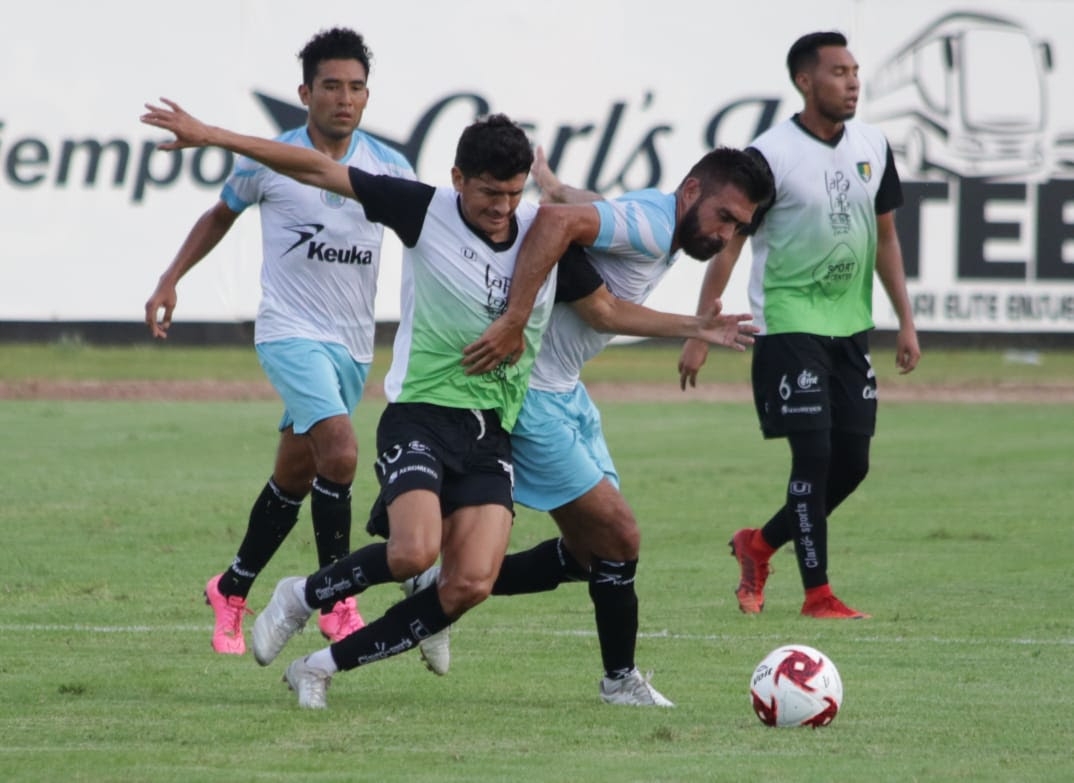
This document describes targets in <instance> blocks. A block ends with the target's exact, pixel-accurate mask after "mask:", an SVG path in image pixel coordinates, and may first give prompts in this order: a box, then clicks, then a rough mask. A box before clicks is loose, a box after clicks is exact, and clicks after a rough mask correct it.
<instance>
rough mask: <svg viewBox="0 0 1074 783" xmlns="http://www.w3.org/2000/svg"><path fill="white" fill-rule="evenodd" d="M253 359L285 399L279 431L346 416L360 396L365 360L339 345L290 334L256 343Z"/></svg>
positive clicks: (302, 430) (300, 430)
mask: <svg viewBox="0 0 1074 783" xmlns="http://www.w3.org/2000/svg"><path fill="white" fill-rule="evenodd" d="M254 347H255V348H256V349H257V359H258V361H259V362H261V368H262V369H263V370H264V371H265V375H267V376H268V379H269V381H270V382H271V383H272V386H273V388H275V389H276V393H277V394H279V395H280V399H282V400H283V406H284V410H283V418H282V419H281V420H280V430H281V431H282V430H285V429H287V428H288V427H290V426H291V425H294V428H295V434H296V435H301V434H303V433H305V432H309V430H310V428H311V427H312V426H313V425H314V424H316V423H317V422H319V421H324V420H325V419H327V418H330V417H332V416H339V415H341V414H345V415H347V416H349V415H350V414H351V413H352V412H353V411H354V409H355V408H356V407H358V402H359V401H360V400H361V399H362V391H363V389H365V379H366V378H367V377H368V376H369V364H367V363H362V362H356V361H355V360H354V359H352V358H351V355H350V354H349V353H348V352H347V349H346V348H344V347H343V346H342V345H339V344H338V343H323V342H318V341H317V340H306V339H303V338H297V337H296V338H292V339H289V340H273V341H272V342H267V343H258V344H257V345H256V346H254Z"/></svg>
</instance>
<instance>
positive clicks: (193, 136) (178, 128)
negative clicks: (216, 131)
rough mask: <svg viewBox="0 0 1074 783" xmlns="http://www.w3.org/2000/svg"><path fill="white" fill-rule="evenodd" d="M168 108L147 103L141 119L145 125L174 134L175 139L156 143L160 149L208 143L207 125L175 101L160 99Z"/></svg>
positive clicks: (175, 148)
mask: <svg viewBox="0 0 1074 783" xmlns="http://www.w3.org/2000/svg"><path fill="white" fill-rule="evenodd" d="M160 100H161V102H162V103H164V104H165V105H166V106H167V107H168V108H164V107H162V106H155V105H153V104H152V103H147V104H146V105H145V108H146V109H147V111H146V113H145V114H143V115H142V116H141V118H140V119H141V121H142V122H143V123H145V124H146V125H152V126H154V127H156V128H162V129H164V130H166V131H171V132H172V133H174V134H175V141H166V142H164V143H163V144H160V145H158V146H159V149H162V150H179V149H183V148H185V147H204V146H207V145H208V144H209V140H208V139H209V126H208V125H206V124H205V123H204V122H202V121H201V120H199V119H197V118H195V117H193V116H191V115H189V114H187V113H186V112H185V111H183V108H182V107H181V106H180V105H179V104H178V103H176V102H175V101H170V100H168V99H167V98H161V99H160Z"/></svg>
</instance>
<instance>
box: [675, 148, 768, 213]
mask: <svg viewBox="0 0 1074 783" xmlns="http://www.w3.org/2000/svg"><path fill="white" fill-rule="evenodd" d="M686 177H687V178H689V177H693V178H694V179H697V180H698V181H699V182H700V183H701V196H702V197H705V196H707V195H708V194H710V193H712V192H714V191H715V190H716V189H718V188H720V187H722V186H724V185H734V186H735V187H737V188H738V189H739V190H741V191H742V192H743V193H745V194H746V198H748V199H749V200H750V201H752V202H753V203H754V204H765V203H767V202H768V200H769V199H771V198H772V194H773V193H774V192H775V184H774V183H773V181H772V172H771V170H770V169H769V168H768V165H767V164H766V163H764V161H763V158H760V156H759V155H757V154H756V153H751V152H748V151H746V150H739V149H734V148H732V147H717V148H716V149H714V150H712V151H711V152H709V153H707V154H706V155H705V157H703V158H702V159H701V160H699V161H698V162H697V163H695V164H694V165H693V168H691V169H690V171H689V173H688V174H687V175H686Z"/></svg>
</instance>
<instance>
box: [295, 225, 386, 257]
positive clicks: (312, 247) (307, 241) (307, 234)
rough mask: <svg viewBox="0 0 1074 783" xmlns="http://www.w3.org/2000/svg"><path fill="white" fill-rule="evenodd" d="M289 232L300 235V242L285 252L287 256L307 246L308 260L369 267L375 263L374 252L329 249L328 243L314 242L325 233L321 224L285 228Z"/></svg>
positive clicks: (353, 248)
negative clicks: (319, 235)
mask: <svg viewBox="0 0 1074 783" xmlns="http://www.w3.org/2000/svg"><path fill="white" fill-rule="evenodd" d="M284 228H286V229H287V230H288V231H294V232H295V233H296V234H298V241H297V242H295V243H294V244H293V245H291V246H290V247H289V248H287V249H286V250H285V251H283V255H287V254H288V253H290V252H291V251H292V250H294V249H295V248H296V247H299V246H300V245H303V244H304V245H306V258H307V259H309V260H311V261H324V262H326V263H329V264H358V265H360V266H369V265H370V264H372V263H373V251H372V250H368V249H364V250H363V249H361V248H359V247H357V246H355V245H351V246H350V247H342V248H340V247H328V246H327V245H328V243H327V242H313V241H312V240H313V238H314V237H315V236H317V235H318V234H320V233H321V232H322V231H324V225H323V224H321V223H299V224H298V225H294V226H284Z"/></svg>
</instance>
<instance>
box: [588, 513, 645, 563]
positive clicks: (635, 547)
mask: <svg viewBox="0 0 1074 783" xmlns="http://www.w3.org/2000/svg"><path fill="white" fill-rule="evenodd" d="M593 549H594V551H593V554H594V555H596V556H597V557H600V558H602V559H605V560H617V561H621V562H622V561H627V560H637V559H638V553H639V552H640V551H641V528H640V527H638V520H636V519H635V518H634V515H633V514H632V513H630V511H629V509H627V510H626V512H625V513H620V514H617V515H616V516H615V518H614V519H612V520H609V521H608V522H607V524H605V525H604V530H603V534H602V535H601V536H600V540H599V542H598V543H597V545H596V546H594V547H593Z"/></svg>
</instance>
